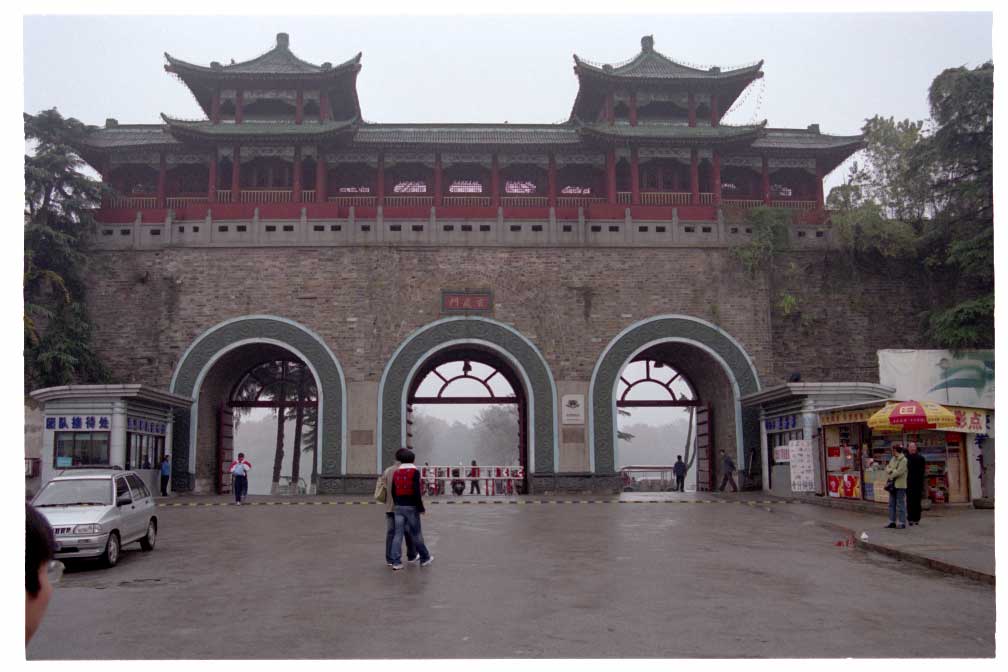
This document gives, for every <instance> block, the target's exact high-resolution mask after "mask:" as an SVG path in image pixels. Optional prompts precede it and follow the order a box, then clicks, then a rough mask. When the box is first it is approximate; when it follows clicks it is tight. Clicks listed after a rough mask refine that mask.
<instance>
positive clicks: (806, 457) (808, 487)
mask: <svg viewBox="0 0 1008 672" xmlns="http://www.w3.org/2000/svg"><path fill="white" fill-rule="evenodd" d="M788 453H789V454H790V457H791V492H815V464H814V462H813V461H812V444H811V443H810V442H809V441H808V440H806V439H798V440H794V441H789V442H788Z"/></svg>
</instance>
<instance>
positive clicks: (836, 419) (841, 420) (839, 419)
mask: <svg viewBox="0 0 1008 672" xmlns="http://www.w3.org/2000/svg"><path fill="white" fill-rule="evenodd" d="M881 409H882V407H881V406H875V407H873V408H864V409H857V410H852V411H829V412H827V413H820V414H819V424H820V425H845V424H853V423H858V422H868V418H870V417H871V416H872V415H874V414H875V413H876V412H878V411H880V410H881Z"/></svg>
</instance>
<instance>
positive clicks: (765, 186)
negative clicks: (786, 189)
mask: <svg viewBox="0 0 1008 672" xmlns="http://www.w3.org/2000/svg"><path fill="white" fill-rule="evenodd" d="M760 188H761V189H762V190H763V205H770V163H769V161H767V157H765V156H764V157H763V183H762V184H761V185H760Z"/></svg>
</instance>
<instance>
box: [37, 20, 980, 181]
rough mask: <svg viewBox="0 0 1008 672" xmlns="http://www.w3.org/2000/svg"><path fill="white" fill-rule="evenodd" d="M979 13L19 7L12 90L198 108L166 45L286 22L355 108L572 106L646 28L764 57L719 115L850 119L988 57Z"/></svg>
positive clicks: (688, 56)
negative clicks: (590, 70) (601, 65)
mask: <svg viewBox="0 0 1008 672" xmlns="http://www.w3.org/2000/svg"><path fill="white" fill-rule="evenodd" d="M991 25H992V17H991V14H989V13H971V14H951V13H944V14H937V13H931V14H758V15H692V16H688V15H687V16H652V17H647V16H631V17H610V16H595V17H590V16H589V17H575V16H545V17H544V16H538V17H521V16H509V17H490V16H478V17H431V16H428V17H417V16H413V17H349V16H343V17H306V16H299V17H169V16H159V17H120V16H111V17H99V16H73V17H68V16H62V17H61V16H28V17H25V19H24V74H25V80H24V81H25V102H24V105H25V111H28V112H33V113H34V112H37V111H39V110H41V109H45V108H49V107H53V106H56V107H58V108H59V109H60V111H61V112H62V113H63V114H64V115H68V116H74V117H77V118H78V119H81V120H82V121H85V122H88V123H93V124H101V123H103V122H104V120H105V118H106V117H115V118H116V119H118V120H119V121H120V122H121V123H158V122H159V121H160V118H159V116H158V114H159V113H160V112H165V113H167V114H170V115H175V116H180V117H184V118H200V117H202V116H203V114H202V112H201V110H200V109H199V107H198V106H197V104H196V101H195V99H194V98H193V97H192V96H191V94H190V93H189V92H188V90H187V89H186V87H185V86H184V85H183V84H182V83H181V82H179V81H178V80H176V79H175V78H174V77H173V76H171V75H169V74H168V73H166V72H165V71H164V69H163V65H164V63H165V59H164V55H163V52H166V51H167V52H168V53H170V54H172V55H173V56H176V57H178V58H183V59H185V60H188V61H191V62H194V63H199V64H209V63H210V61H213V60H217V61H220V62H222V63H227V62H228V61H229V60H230V59H232V58H234V59H235V60H236V61H243V60H247V59H250V58H253V57H255V56H258V55H259V54H261V53H263V52H265V51H267V50H269V49H270V48H272V47H273V45H274V43H275V36H276V33H278V32H286V33H289V34H290V44H291V49H292V51H293V52H294V53H295V54H296V55H298V56H300V57H301V58H303V59H305V60H308V61H311V62H313V63H321V62H323V61H330V62H332V63H333V64H338V63H341V62H343V61H345V60H347V59H349V58H351V57H352V56H353V55H354V54H356V53H357V52H358V51H362V52H363V60H362V65H363V69H362V71H361V73H360V76H359V78H358V91H359V95H360V102H361V108H362V110H363V114H364V117H365V119H367V120H368V121H374V122H410V121H415V122H503V121H510V122H512V123H517V122H540V123H550V122H558V121H563V120H565V119H567V118H568V116H569V114H570V110H571V106H572V104H573V101H574V96H575V94H576V92H577V79H576V77H575V76H574V73H573V70H572V68H573V59H572V57H571V56H572V54H574V53H577V54H578V55H579V56H580V57H583V58H587V59H590V60H593V61H598V62H618V61H623V60H626V59H628V58H631V57H633V56H634V55H636V54H637V52H638V51H639V50H640V38H641V36H642V35H645V34H651V35H654V39H655V48H656V49H657V50H658V51H660V52H662V53H664V54H665V55H667V56H669V57H671V58H673V59H678V60H681V61H683V62H687V63H691V64H699V65H703V66H710V65H720V66H721V67H722V68H727V67H731V66H736V65H743V64H747V63H751V62H754V61H757V60H759V59H764V61H765V63H764V66H763V69H764V72H765V77H764V80H763V81H762V82H757V83H755V84H754V85H753V86H752V87H751V88H750V90H751V95H750V96H748V98H747V100H746V103H745V104H744V105H741V106H740V107H739V108H738V109H736V110H734V111H733V112H732V113H731V114H730V115H729V117H728V118H727V122H729V123H750V122H753V121H759V120H762V119H764V118H766V119H768V120H769V124H770V125H771V126H775V127H796V128H804V127H806V126H807V125H808V124H811V123H819V124H820V127H821V129H822V131H823V132H824V133H835V134H854V133H857V132H858V131H859V129H860V127H861V126H862V124H863V122H864V119H866V118H867V117H871V116H872V115H874V114H876V113H878V114H883V115H886V116H889V115H892V116H895V117H897V118H905V117H910V118H913V119H922V118H925V117H927V115H928V109H927V100H926V95H927V88H928V85H929V84H930V83H931V80H932V79H933V78H934V77H935V76H936V75H937V74H938V73H940V72H941V71H942V70H943V69H944V68H947V67H952V66H958V65H967V66H975V65H978V64H980V63H982V62H983V61H985V60H987V59H989V58H991V56H992V38H991ZM761 92H762V95H760V93H761ZM743 97H744V94H743ZM842 173H843V170H842V169H838V170H837V171H835V172H834V173H833V175H831V177H830V179H829V181H828V186H832V185H833V184H836V183H838V182H839V181H840V178H841V176H842Z"/></svg>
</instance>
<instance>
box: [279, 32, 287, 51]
mask: <svg viewBox="0 0 1008 672" xmlns="http://www.w3.org/2000/svg"><path fill="white" fill-rule="evenodd" d="M276 44H277V47H278V48H280V49H289V48H290V35H288V34H287V33H277V37H276Z"/></svg>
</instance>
